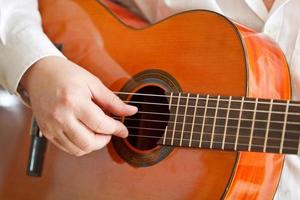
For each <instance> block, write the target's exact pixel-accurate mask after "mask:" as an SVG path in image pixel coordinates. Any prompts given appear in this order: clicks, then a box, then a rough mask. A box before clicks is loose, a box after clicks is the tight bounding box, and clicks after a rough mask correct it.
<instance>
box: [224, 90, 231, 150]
mask: <svg viewBox="0 0 300 200" xmlns="http://www.w3.org/2000/svg"><path fill="white" fill-rule="evenodd" d="M231 99H232V96H230V97H229V100H228V106H227V113H226V121H225V128H224V136H223V141H222V150H224V145H225V139H226V134H227V126H228V118H229V110H230V106H231Z"/></svg>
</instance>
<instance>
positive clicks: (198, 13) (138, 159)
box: [0, 0, 300, 199]
mask: <svg viewBox="0 0 300 200" xmlns="http://www.w3.org/2000/svg"><path fill="white" fill-rule="evenodd" d="M108 5H109V6H112V8H113V9H114V10H117V11H118V13H119V14H120V16H119V17H115V16H113V14H111V13H110V12H109V11H108V9H107V7H105V6H103V5H102V4H101V3H100V2H98V1H95V0H86V1H80V0H72V1H70V0H41V1H40V11H41V14H42V19H43V26H44V30H45V32H46V34H47V35H48V36H49V37H50V39H51V40H52V41H53V42H54V43H56V44H60V45H61V46H62V49H63V52H64V54H65V55H66V56H67V57H68V58H69V59H70V60H72V61H74V62H76V63H78V64H79V65H80V66H82V67H84V68H85V69H87V70H88V71H90V72H91V73H93V74H94V75H96V76H98V77H99V78H100V79H101V80H102V81H103V82H104V83H105V84H106V85H107V86H108V87H109V88H110V89H111V90H113V91H115V93H116V94H118V95H119V96H120V98H122V99H123V100H124V101H125V102H127V103H129V104H133V105H136V106H138V107H139V112H138V113H137V114H136V115H135V116H132V117H129V118H122V119H119V118H117V119H119V120H122V121H123V122H124V123H125V125H126V126H127V127H128V129H129V137H128V138H127V139H119V138H113V139H112V142H111V143H110V144H109V145H108V146H107V147H106V148H104V149H102V150H100V151H97V152H94V153H91V154H89V155H87V156H84V157H79V158H75V157H72V156H70V155H67V154H65V153H63V152H61V151H59V150H57V149H56V148H55V147H53V146H52V145H51V144H49V145H48V147H47V151H46V155H45V156H46V158H45V162H44V170H43V175H42V177H40V178H33V177H29V176H26V174H25V171H24V169H25V167H26V162H27V160H26V159H27V155H28V148H29V145H30V144H29V139H28V138H29V137H28V132H29V127H30V114H29V112H28V111H27V112H23V113H26V114H23V115H21V116H23V118H21V119H22V120H19V121H16V124H17V122H18V123H19V124H20V123H21V124H23V125H22V126H21V127H19V128H22V131H21V133H22V136H20V133H19V135H18V134H15V135H18V138H19V139H16V138H17V137H16V136H11V137H13V138H14V139H11V137H10V139H9V138H8V137H4V140H3V141H4V142H3V144H2V145H4V147H8V148H9V146H13V147H14V148H13V150H10V151H7V153H6V154H1V155H5V156H4V159H2V160H1V162H5V164H4V165H3V166H5V167H3V168H1V174H4V175H3V179H2V180H0V181H1V182H0V183H1V184H2V186H1V188H0V199H13V198H17V199H20V198H21V199H24V198H25V199H222V198H223V199H272V198H273V196H274V193H275V191H276V187H277V185H278V182H279V179H280V175H281V170H282V166H283V161H284V156H283V154H299V152H300V147H299V144H300V142H299V133H300V132H299V130H300V103H299V102H294V101H290V100H288V99H289V98H290V96H291V91H290V77H289V72H288V66H287V63H286V61H285V58H284V55H283V53H282V52H281V51H280V49H279V48H278V47H277V45H276V44H275V43H274V42H273V41H271V40H270V39H269V38H267V37H265V36H264V35H262V34H257V33H255V32H254V31H253V30H251V29H250V28H247V27H244V26H242V25H239V24H237V23H234V22H232V21H230V20H229V19H227V18H225V17H223V16H221V15H219V14H216V13H213V12H209V11H204V10H195V11H188V12H184V13H181V14H178V15H175V16H172V17H170V18H168V19H165V20H163V21H160V22H158V23H156V24H154V25H149V26H148V25H146V23H145V22H144V21H142V20H141V19H138V18H137V17H135V16H133V15H132V14H130V13H128V12H127V11H125V10H124V9H122V8H120V7H118V6H117V5H114V4H108ZM120 18H121V20H122V19H126V20H127V22H128V23H129V25H128V24H126V25H125V23H123V22H122V21H121V20H120ZM142 26H147V27H144V28H141V27H142ZM137 27H139V28H137ZM7 113H9V112H8V111H7V112H6V114H7ZM10 113H11V112H10ZM11 116H14V117H11ZM6 117H8V118H9V119H12V120H15V119H16V115H6ZM16 126H17V125H16ZM4 127H5V130H6V131H10V130H11V129H10V128H9V127H8V126H7V125H6V126H5V125H4ZM19 132H20V131H19ZM12 135H13V134H12ZM1 137H2V136H1ZM5 141H6V142H5ZM8 141H11V142H10V144H9V143H8ZM3 160H4V161H3ZM2 172H3V173H2Z"/></svg>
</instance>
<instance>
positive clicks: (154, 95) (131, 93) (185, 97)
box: [114, 91, 300, 107]
mask: <svg viewBox="0 0 300 200" xmlns="http://www.w3.org/2000/svg"><path fill="white" fill-rule="evenodd" d="M114 93H115V94H119V95H122V94H123V95H133V96H134V95H138V96H146V97H164V98H166V97H171V95H167V94H164V95H161V94H146V93H135V92H120V91H117V92H116V91H115V92H114ZM172 93H173V92H172ZM178 93H181V92H178ZM181 94H188V93H181ZM210 97H211V96H210ZM221 97H230V96H221ZM231 97H238V96H231ZM172 98H179V96H174V95H172ZM180 98H181V99H187V98H189V99H195V100H196V99H197V98H196V97H191V96H189V97H187V96H182V95H181V96H180ZM247 98H250V99H253V101H249V100H247V99H244V101H243V102H244V103H255V101H254V100H255V98H253V97H247ZM198 99H202V100H206V97H201V96H199V97H198ZM258 99H260V100H267V101H269V100H271V99H265V98H258ZM210 100H217V99H210ZM274 100H278V101H286V100H280V99H274ZM220 101H226V102H229V99H220ZM230 101H231V102H239V103H240V102H241V100H236V99H232V100H230ZM259 103H261V104H268V105H270V104H273V105H283V106H286V105H287V104H286V103H285V102H276V101H273V103H271V101H270V102H264V101H262V102H259ZM289 105H290V106H296V107H300V102H297V101H296V102H290V103H289Z"/></svg>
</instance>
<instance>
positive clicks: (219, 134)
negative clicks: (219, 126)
mask: <svg viewBox="0 0 300 200" xmlns="http://www.w3.org/2000/svg"><path fill="white" fill-rule="evenodd" d="M127 128H128V129H136V130H150V131H161V132H165V129H160V128H150V127H136V126H128V127H127ZM172 132H175V133H180V136H181V135H183V134H182V132H185V133H190V132H189V131H179V130H175V131H172ZM129 135H130V134H129ZM185 135H186V134H185ZM190 135H192V133H190ZM190 135H189V136H190ZM193 135H195V136H201V135H203V136H207V135H208V136H211V133H210V132H193ZM214 135H217V136H225V135H224V134H223V133H221V132H215V133H214ZM227 136H229V137H234V138H236V137H237V135H232V134H229V133H227V134H226V137H227ZM241 137H242V138H246V139H248V138H249V139H250V138H251V136H248V135H239V136H238V138H241ZM252 138H253V139H258V140H259V139H263V140H265V139H266V138H265V137H262V136H252ZM269 139H271V140H278V141H281V138H274V137H268V138H267V140H268V141H269ZM284 141H289V142H298V141H299V138H297V139H291V138H285V139H284Z"/></svg>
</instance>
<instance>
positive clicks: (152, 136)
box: [124, 86, 169, 151]
mask: <svg viewBox="0 0 300 200" xmlns="http://www.w3.org/2000/svg"><path fill="white" fill-rule="evenodd" d="M141 94H143V95H141ZM151 94H153V95H151ZM159 95H161V96H159ZM130 104H131V105H135V106H137V107H138V109H139V112H138V113H137V114H136V115H134V116H131V117H128V118H126V119H125V121H124V123H125V125H126V126H127V128H128V131H129V137H128V138H127V141H128V142H129V143H130V144H131V145H132V146H133V147H134V148H136V149H138V150H142V151H145V150H151V149H154V148H155V147H156V146H157V142H158V141H159V140H160V139H161V138H162V137H163V134H164V131H165V128H166V126H167V123H168V120H169V109H168V100H167V98H166V97H165V92H164V90H163V89H161V88H160V87H157V86H146V87H143V88H142V89H140V90H138V91H137V92H136V95H133V96H132V98H131V99H130Z"/></svg>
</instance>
